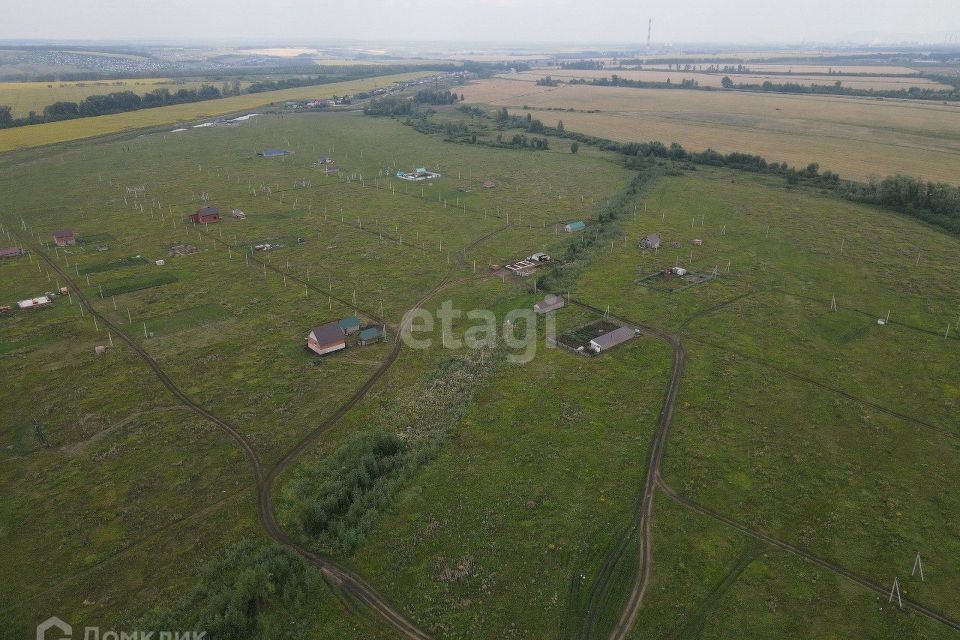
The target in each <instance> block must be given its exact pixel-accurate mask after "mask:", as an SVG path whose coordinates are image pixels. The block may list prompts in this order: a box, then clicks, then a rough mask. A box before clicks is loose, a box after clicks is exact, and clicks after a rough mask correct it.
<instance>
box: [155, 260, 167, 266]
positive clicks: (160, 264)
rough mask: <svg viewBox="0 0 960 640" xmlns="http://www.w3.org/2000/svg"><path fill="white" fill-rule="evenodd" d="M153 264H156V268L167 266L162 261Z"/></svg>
mask: <svg viewBox="0 0 960 640" xmlns="http://www.w3.org/2000/svg"><path fill="white" fill-rule="evenodd" d="M155 264H156V265H157V266H158V267H162V266H163V265H165V264H167V263H166V262H165V261H164V260H157V261H156V263H155Z"/></svg>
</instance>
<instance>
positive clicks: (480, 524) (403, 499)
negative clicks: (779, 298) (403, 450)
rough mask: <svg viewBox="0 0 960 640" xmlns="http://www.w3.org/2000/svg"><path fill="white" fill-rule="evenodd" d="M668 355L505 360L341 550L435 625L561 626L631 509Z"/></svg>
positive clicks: (642, 345)
mask: <svg viewBox="0 0 960 640" xmlns="http://www.w3.org/2000/svg"><path fill="white" fill-rule="evenodd" d="M668 363H669V353H668V351H667V350H666V348H665V347H663V346H662V345H659V344H658V343H655V342H653V341H650V340H636V341H634V342H632V343H630V344H628V345H625V346H624V348H623V349H621V350H619V351H618V352H615V353H611V354H609V356H608V357H606V358H598V359H593V360H586V359H582V358H577V357H576V356H573V355H571V354H569V353H566V352H563V351H559V350H550V351H545V352H543V353H540V354H538V355H537V357H536V358H534V360H533V361H532V362H530V363H528V364H526V365H523V366H517V365H505V366H504V367H503V369H502V371H501V372H500V373H499V374H497V375H496V376H495V377H494V379H493V380H492V381H491V383H490V385H489V388H488V389H487V390H485V391H484V392H483V393H482V394H481V395H480V397H479V398H478V403H477V405H476V407H475V408H474V409H473V410H471V412H470V414H469V415H468V417H467V420H466V422H465V423H464V424H463V426H461V427H460V428H459V429H458V431H457V433H456V435H455V436H454V437H453V440H452V442H451V445H450V446H448V447H446V448H445V449H444V450H443V451H442V452H441V454H440V456H439V457H438V459H437V461H436V462H435V463H433V464H432V465H430V466H429V467H427V469H425V470H424V471H423V472H422V474H420V475H419V476H418V477H417V478H416V479H415V481H414V483H413V484H412V486H411V487H410V488H409V489H407V490H406V491H404V492H402V493H401V495H400V496H399V498H398V500H397V502H396V504H395V505H394V506H391V507H390V508H389V509H388V510H387V512H386V513H384V514H382V516H381V517H382V519H383V523H382V525H381V526H379V527H378V528H377V529H376V530H375V531H374V532H372V533H371V534H370V536H369V541H368V543H367V544H366V545H364V546H363V547H361V549H360V551H358V552H357V554H355V555H354V556H353V557H352V561H353V562H355V563H357V564H358V565H359V566H360V568H362V569H363V570H364V571H365V573H367V574H369V575H372V576H375V578H376V579H377V581H378V583H379V584H382V585H383V586H384V588H385V589H386V590H387V592H388V593H392V594H395V596H396V597H401V596H402V597H403V598H404V601H405V602H408V603H409V604H408V606H409V607H411V608H412V609H413V610H414V611H415V613H416V617H417V618H418V619H419V620H421V622H422V623H424V624H425V625H427V627H428V628H430V629H432V630H433V631H434V632H436V633H441V634H443V635H448V636H449V635H453V636H465V637H475V636H483V637H496V636H502V635H504V634H508V633H514V632H517V633H528V634H532V635H538V636H539V635H557V634H563V633H566V632H568V631H570V630H571V629H572V628H573V627H574V626H576V625H577V623H578V619H579V616H580V615H581V612H580V607H581V606H582V604H583V603H582V601H581V596H579V595H578V594H582V593H585V592H586V591H587V590H588V589H589V581H590V580H591V579H592V577H593V576H594V575H595V574H596V571H597V568H598V566H599V564H600V563H601V562H602V561H603V559H604V558H605V557H606V555H607V554H608V553H609V551H610V549H611V547H612V546H613V545H614V543H615V542H616V540H617V539H618V537H619V534H620V532H621V531H622V529H623V528H624V527H625V526H626V524H627V522H628V521H629V520H630V518H631V517H632V505H633V503H634V501H635V500H636V498H637V491H638V487H639V485H640V482H641V478H642V475H643V473H644V469H643V464H642V463H640V461H642V460H643V458H644V455H645V449H646V445H647V442H648V439H649V436H650V432H651V429H652V425H653V421H654V419H655V417H656V413H657V410H658V403H659V400H660V395H661V393H662V388H661V386H660V381H662V379H663V378H664V376H665V375H666V369H667V367H668ZM638 377H639V378H640V379H639V380H638ZM584 380H589V381H590V382H589V383H588V384H583V383H582V381H584ZM532 389H536V391H531V390H532ZM627 389H629V391H627ZM638 390H639V391H638ZM638 392H639V394H641V397H643V398H645V401H639V402H637V401H636V400H637V396H638ZM626 395H629V396H630V397H631V398H632V401H631V402H629V403H628V402H624V401H623V399H624V398H625V397H626ZM548 398H550V399H551V400H550V401H547V400H546V399H548ZM507 541H509V542H507ZM631 582H632V580H631V579H630V577H629V576H624V580H623V582H621V583H620V584H618V585H616V587H615V588H614V589H612V590H613V591H614V592H615V593H625V589H626V588H628V585H629V583H631ZM414 585H416V587H414Z"/></svg>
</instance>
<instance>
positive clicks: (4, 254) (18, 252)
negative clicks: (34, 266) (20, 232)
mask: <svg viewBox="0 0 960 640" xmlns="http://www.w3.org/2000/svg"><path fill="white" fill-rule="evenodd" d="M22 255H23V249H21V248H20V247H3V248H0V258H16V257H17V256H22Z"/></svg>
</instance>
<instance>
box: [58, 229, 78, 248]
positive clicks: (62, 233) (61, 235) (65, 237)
mask: <svg viewBox="0 0 960 640" xmlns="http://www.w3.org/2000/svg"><path fill="white" fill-rule="evenodd" d="M53 241H54V242H55V243H56V244H57V246H58V247H65V246H67V245H69V244H77V236H75V235H74V233H73V231H70V229H59V230H57V231H54V232H53Z"/></svg>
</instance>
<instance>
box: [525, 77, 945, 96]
mask: <svg viewBox="0 0 960 640" xmlns="http://www.w3.org/2000/svg"><path fill="white" fill-rule="evenodd" d="M538 84H539V82H538ZM569 84H572V85H574V84H582V85H593V86H597V87H630V88H633V89H697V90H701V91H713V90H714V88H713V87H711V86H709V85H701V84H700V83H699V82H697V81H696V80H692V79H683V80H681V81H680V83H674V82H672V81H671V80H670V79H669V78H667V80H666V82H660V81H651V80H630V79H627V78H623V77H621V76H618V75H616V74H613V75H612V76H610V77H609V78H591V79H589V80H587V79H584V78H573V79H572V80H570V81H569ZM945 84H953V88H951V89H928V88H924V87H909V88H907V89H854V88H852V87H845V86H843V83H842V82H841V81H839V80H837V81H836V82H834V83H833V84H800V83H797V82H771V81H770V80H766V81H764V82H762V83H735V82H734V81H733V80H732V79H731V78H730V76H724V77H723V78H722V79H721V81H720V85H721V86H722V87H723V88H724V89H735V90H738V91H767V92H771V93H805V94H824V95H841V96H855V97H863V98H894V99H896V98H900V99H910V100H960V88H958V85H960V82H958V81H957V80H956V79H954V80H952V82H945Z"/></svg>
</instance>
